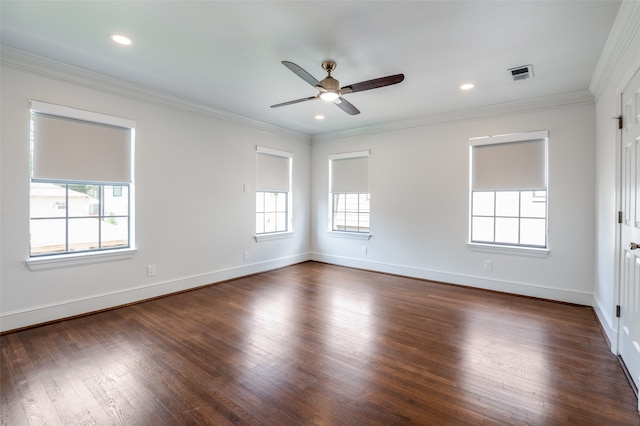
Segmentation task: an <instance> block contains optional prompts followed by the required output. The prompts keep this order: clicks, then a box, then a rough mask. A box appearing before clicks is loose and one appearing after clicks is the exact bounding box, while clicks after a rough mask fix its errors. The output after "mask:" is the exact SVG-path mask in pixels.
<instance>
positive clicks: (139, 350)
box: [0, 262, 640, 426]
mask: <svg viewBox="0 0 640 426" xmlns="http://www.w3.org/2000/svg"><path fill="white" fill-rule="evenodd" d="M0 349H1V350H2V352H1V353H2V359H1V360H0V393H1V395H0V396H1V399H0V402H1V403H2V407H1V408H0V420H1V422H2V424H3V425H11V426H13V425H23V424H24V425H37V424H53V425H56V424H99V425H102V424H109V425H111V424H113V425H118V424H121V425H125V424H153V425H174V424H203V425H205V424H206V425H224V424H246V425H329V424H330V425H378V424H379V425H394V424H447V425H477V424H490V425H493V424H507V425H566V424H576V425H578V424H579V425H640V416H639V415H638V412H637V410H636V407H637V401H636V399H635V396H634V395H633V392H632V390H631V388H630V386H629V384H628V383H627V382H626V379H625V377H624V374H623V372H622V371H621V369H620V366H619V365H618V363H617V360H616V358H615V356H613V355H612V354H611V352H610V351H609V349H608V348H607V344H606V342H605V340H604V338H603V336H602V333H601V331H600V329H599V327H598V324H597V320H596V318H595V316H594V313H593V310H592V309H591V308H590V307H584V306H575V305H569V304H562V303H554V302H550V301H545V300H539V299H532V298H524V297H517V296H513V295H507V294H502V293H496V292H489V291H484V290H478V289H471V288H465V287H460V286H454V285H447V284H441V283H433V282H429V281H424V280H419V279H412V278H405V277H397V276H392V275H385V274H379V273H373V272H367V271H361V270H354V269H349V268H343V267H338V266H331V265H326V264H321V263H315V262H306V263H303V264H299V265H294V266H291V267H287V268H282V269H279V270H275V271H270V272H267V273H263V274H257V275H253V276H249V277H245V278H242V279H238V280H234V281H230V282H226V283H222V284H218V285H214V286H209V287H205V288H201V289H198V290H194V291H190V292H185V293H181V294H176V295H172V296H169V297H165V298H160V299H156V300H153V301H149V302H145V303H141V304H137V305H132V306H127V307H123V308H119V309H114V310H111V311H107V312H102V313H98V314H95V315H91V316H86V317H81V318H77V319H73V320H69V321H62V322H58V323H55V324H50V325H46V326H42V327H37V328H33V329H29V330H23V331H20V332H16V333H10V334H7V335H4V336H0Z"/></svg>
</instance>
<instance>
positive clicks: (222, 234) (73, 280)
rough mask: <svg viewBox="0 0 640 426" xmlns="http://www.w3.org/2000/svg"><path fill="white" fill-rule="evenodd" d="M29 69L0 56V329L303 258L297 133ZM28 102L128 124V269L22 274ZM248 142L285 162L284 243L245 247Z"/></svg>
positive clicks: (251, 167) (305, 229)
mask: <svg viewBox="0 0 640 426" xmlns="http://www.w3.org/2000/svg"><path fill="white" fill-rule="evenodd" d="M36 62H37V61H34V63H31V62H29V60H28V58H19V59H16V58H10V59H9V60H6V58H3V65H2V69H1V72H2V86H1V91H2V104H1V106H2V111H1V120H2V133H1V136H2V141H1V143H2V145H1V169H0V170H1V177H2V182H1V198H0V206H1V213H2V214H1V218H2V221H1V229H0V230H1V240H0V244H1V247H2V251H1V255H2V264H1V265H2V269H1V273H0V279H1V281H0V284H1V287H0V320H1V323H0V329H1V330H11V329H15V328H18V327H23V326H27V325H31V324H36V323H40V322H44V321H48V320H52V319H56V318H61V317H67V316H70V315H76V314H80V313H83V312H88V311H93V310H96V309H102V308H106V307H109V306H114V305H119V304H123V303H129V302H132V301H136V300H140V299H144V298H148V297H152V296H156V295H160V294H165V293H168V292H172V291H177V290H182V289H186V288H190V287H194V286H199V285H205V284H208V283H211V282H216V281H220V280H224V279H228V278H232V277H237V276H241V275H246V274H250V273H254V272H257V271H263V270H268V269H273V268H276V267H280V266H284V265H288V264H292V263H296V262H300V261H304V260H307V259H308V247H309V222H310V218H309V213H308V211H309V207H308V206H309V205H310V195H309V193H310V191H309V188H310V175H309V164H310V140H309V137H308V136H305V135H300V134H294V133H292V132H287V131H283V130H279V129H275V128H274V129H272V128H269V127H267V126H259V125H256V124H253V123H249V121H248V120H246V121H247V124H246V125H245V124H243V121H242V119H240V118H237V117H231V118H230V119H225V117H222V119H221V118H219V117H218V116H217V115H221V114H216V113H215V112H208V111H204V110H201V109H198V108H196V107H194V106H189V105H186V104H185V105H183V104H180V103H179V102H177V101H176V102H173V101H172V100H167V99H160V98H159V97H154V96H153V95H151V96H149V97H147V95H148V94H147V93H143V92H136V89H133V90H128V89H129V88H126V87H125V88H121V89H117V84H116V83H113V82H109V81H104V80H100V79H97V78H94V77H95V76H88V75H87V76H83V75H80V74H78V73H77V72H76V71H73V70H66V69H64V67H60V66H57V65H55V64H45V65H46V67H43V66H42V64H41V63H36ZM67 72H68V73H69V74H68V75H67V74H66V73H67ZM123 91H128V92H129V93H127V94H124V93H123ZM31 99H36V100H40V101H45V102H50V103H54V104H61V105H65V106H70V107H73V108H79V109H84V110H89V111H96V112H100V113H103V114H108V115H114V116H119V117H125V118H129V119H133V120H135V121H136V161H135V190H136V205H135V210H136V220H135V223H136V242H137V244H136V247H137V248H138V251H137V253H136V254H135V255H134V256H133V257H132V258H131V259H130V260H122V261H115V262H108V263H98V264H90V265H83V266H76V267H70V268H60V269H52V270H45V271H35V272H34V271H31V270H30V269H29V268H27V266H26V264H25V260H26V259H27V258H28V253H29V107H30V100H31ZM165 101H166V102H165ZM256 145H262V146H266V147H270V148H275V149H279V150H284V151H289V152H292V153H293V155H294V160H293V212H294V234H293V237H292V238H289V239H282V240H273V241H262V242H259V243H258V242H256V241H255V239H254V233H255V210H254V209H255V163H256V161H255V155H256V154H255V150H256ZM244 184H248V185H249V192H248V193H245V192H244ZM245 251H248V252H249V260H248V261H244V260H243V258H244V256H243V255H244V252H245ZM149 264H155V265H156V267H157V275H156V276H154V277H147V276H146V270H147V268H146V267H147V265H149Z"/></svg>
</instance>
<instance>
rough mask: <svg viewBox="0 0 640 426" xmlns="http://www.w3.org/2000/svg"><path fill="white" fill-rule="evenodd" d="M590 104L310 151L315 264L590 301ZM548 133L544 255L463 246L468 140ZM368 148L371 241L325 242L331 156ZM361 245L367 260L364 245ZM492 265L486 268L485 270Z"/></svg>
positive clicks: (344, 141) (351, 140)
mask: <svg viewBox="0 0 640 426" xmlns="http://www.w3.org/2000/svg"><path fill="white" fill-rule="evenodd" d="M594 118H595V105H594V104H593V102H587V103H580V104H577V105H574V106H564V107H553V108H544V109H542V110H535V111H530V112H521V113H504V111H503V113H501V114H499V115H496V116H492V117H485V118H477V119H465V120H461V121H454V122H449V123H444V124H434V125H424V126H417V127H412V128H406V129H398V130H390V131H384V132H378V133H369V134H367V133H364V132H363V134H361V135H350V136H346V137H340V135H337V136H336V137H329V136H325V137H322V138H315V139H314V140H313V145H312V168H313V181H312V187H313V197H312V199H313V203H314V204H313V206H312V213H313V225H312V227H311V229H312V233H313V235H312V240H311V242H312V258H313V259H316V260H322V261H327V262H331V263H337V264H343V265H350V266H357V267H362V268H366V269H372V270H378V271H385V272H392V273H397V274H402V275H409V276H415V277H421V278H428V279H435V280H441V281H446V282H451V283H458V284H464V285H470V286H477V287H482V288H489V289H494V290H501V291H508V292H512V293H517V294H523V295H530V296H536V297H544V298H549V299H556V300H562V301H568V302H575V303H581V304H591V302H592V297H591V295H592V292H593V281H594V279H593V261H594V255H593V245H594V183H595V172H594V165H595V158H594V154H595V126H594ZM536 130H548V131H549V190H548V200H549V247H550V253H549V255H548V256H547V257H535V256H523V255H521V254H517V253H516V252H515V251H511V252H497V251H476V250H472V249H470V248H469V247H468V246H467V241H468V221H469V138H471V137H477V136H487V135H497V134H505V133H517V132H526V131H536ZM366 149H370V150H371V158H370V164H371V171H370V173H371V210H372V213H371V233H372V235H373V237H372V238H371V239H370V240H369V241H362V240H349V239H343V238H335V237H331V236H329V235H328V232H327V228H328V216H329V213H328V195H327V191H328V176H327V169H328V159H327V157H328V155H330V154H336V153H341V152H350V151H359V150H366ZM363 247H367V254H366V255H365V254H362V248H363ZM484 260H491V261H492V264H493V269H492V270H491V271H485V270H484V269H483V264H484Z"/></svg>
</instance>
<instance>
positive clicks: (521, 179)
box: [470, 131, 547, 248]
mask: <svg viewBox="0 0 640 426" xmlns="http://www.w3.org/2000/svg"><path fill="white" fill-rule="evenodd" d="M470 202H471V220H470V241H471V242H472V243H482V244H495V245H506V246H520V247H533V248H546V247H547V132H546V131H543V132H530V133H519V134H513V135H502V136H493V137H487V138H474V139H472V140H471V200H470Z"/></svg>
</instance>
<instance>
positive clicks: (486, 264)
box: [484, 260, 493, 271]
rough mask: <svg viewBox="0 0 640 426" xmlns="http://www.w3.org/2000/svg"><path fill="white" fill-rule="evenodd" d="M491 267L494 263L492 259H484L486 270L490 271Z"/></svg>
mask: <svg viewBox="0 0 640 426" xmlns="http://www.w3.org/2000/svg"><path fill="white" fill-rule="evenodd" d="M491 268H493V264H492V263H491V261H490V260H485V261H484V270H485V271H490V270H491Z"/></svg>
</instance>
